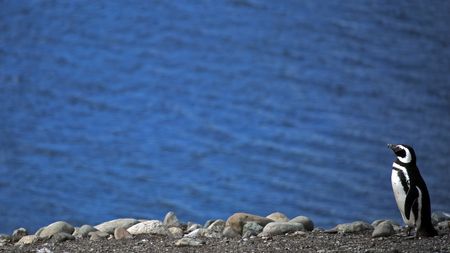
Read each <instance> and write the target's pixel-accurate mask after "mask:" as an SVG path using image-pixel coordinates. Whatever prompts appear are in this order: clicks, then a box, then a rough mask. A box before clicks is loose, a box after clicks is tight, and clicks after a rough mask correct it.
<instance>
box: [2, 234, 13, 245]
mask: <svg viewBox="0 0 450 253" xmlns="http://www.w3.org/2000/svg"><path fill="white" fill-rule="evenodd" d="M10 242H11V236H9V235H6V234H0V247H1V246H5V245H6V244H8V243H10Z"/></svg>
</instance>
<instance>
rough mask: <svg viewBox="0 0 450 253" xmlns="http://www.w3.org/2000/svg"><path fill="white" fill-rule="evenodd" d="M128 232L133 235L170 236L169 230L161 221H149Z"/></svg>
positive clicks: (134, 226)
mask: <svg viewBox="0 0 450 253" xmlns="http://www.w3.org/2000/svg"><path fill="white" fill-rule="evenodd" d="M128 232H129V233H130V234H132V235H140V234H155V235H170V232H169V230H168V229H167V227H166V226H164V224H163V223H162V222H161V221H159V220H149V221H144V222H141V223H138V224H136V225H133V226H131V227H130V228H128Z"/></svg>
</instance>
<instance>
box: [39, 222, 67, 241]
mask: <svg viewBox="0 0 450 253" xmlns="http://www.w3.org/2000/svg"><path fill="white" fill-rule="evenodd" d="M74 230H75V228H74V227H73V226H72V225H70V224H69V223H67V222H65V221H57V222H54V223H52V224H50V225H48V226H47V227H45V228H44V229H42V230H40V231H39V233H38V237H39V238H50V237H51V236H52V235H54V234H57V233H62V232H64V233H68V234H72V233H73V231H74Z"/></svg>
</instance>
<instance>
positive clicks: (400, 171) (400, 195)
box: [391, 163, 415, 226]
mask: <svg viewBox="0 0 450 253" xmlns="http://www.w3.org/2000/svg"><path fill="white" fill-rule="evenodd" d="M393 167H394V168H395V169H393V170H392V174H391V183H392V190H393V192H394V197H395V201H396V202H397V206H398V209H399V210H400V213H401V215H402V218H403V221H404V222H405V224H407V225H408V226H414V225H415V218H414V215H413V214H412V215H410V217H409V220H408V219H406V217H405V200H406V195H407V192H406V191H405V187H404V184H406V186H407V187H408V189H409V187H410V180H409V176H408V174H407V173H406V169H405V168H403V167H401V166H399V165H397V164H395V163H394V164H393Z"/></svg>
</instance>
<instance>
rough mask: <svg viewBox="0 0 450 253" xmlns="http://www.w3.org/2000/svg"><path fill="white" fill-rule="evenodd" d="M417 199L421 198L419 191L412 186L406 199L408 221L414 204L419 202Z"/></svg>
mask: <svg viewBox="0 0 450 253" xmlns="http://www.w3.org/2000/svg"><path fill="white" fill-rule="evenodd" d="M417 198H419V192H418V191H417V188H416V186H415V185H411V187H409V191H408V193H407V194H406V199H405V217H406V219H408V220H409V216H410V213H411V208H412V207H413V205H414V202H416V201H417Z"/></svg>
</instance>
